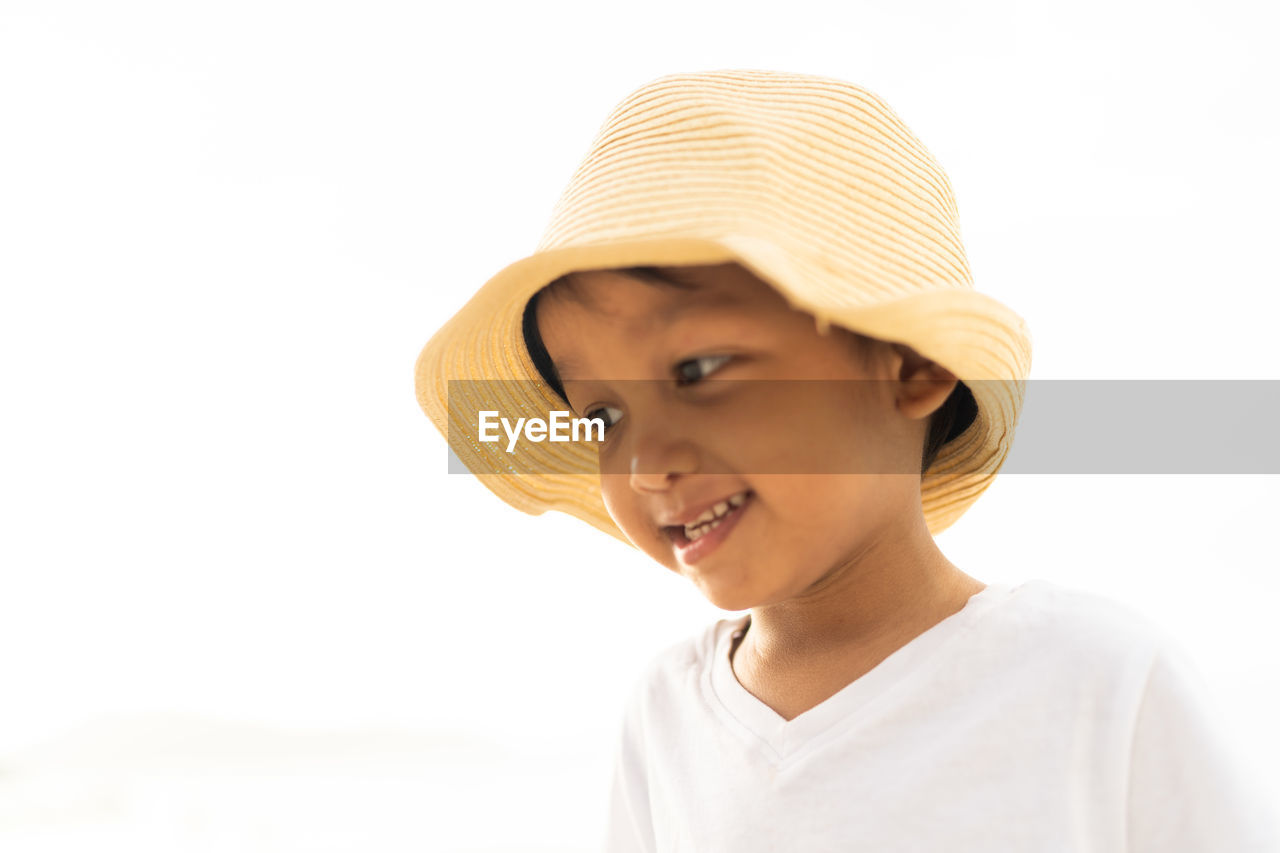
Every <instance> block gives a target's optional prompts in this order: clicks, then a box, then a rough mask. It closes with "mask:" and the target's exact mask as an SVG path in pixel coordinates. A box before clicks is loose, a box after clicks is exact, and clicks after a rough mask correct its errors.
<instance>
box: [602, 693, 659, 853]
mask: <svg viewBox="0 0 1280 853" xmlns="http://www.w3.org/2000/svg"><path fill="white" fill-rule="evenodd" d="M640 695H641V690H640V687H639V686H638V687H637V689H636V690H634V691H633V693H632V696H631V698H630V699H629V700H628V702H627V707H626V711H625V713H624V714H623V721H622V727H621V733H620V736H619V738H618V743H617V749H616V751H615V753H614V761H613V776H612V779H611V782H610V794H609V808H608V816H607V818H606V821H605V837H604V847H603V850H604V853H655V851H656V849H657V845H656V843H655V841H654V833H653V818H652V814H651V812H650V809H649V780H648V773H647V772H646V767H645V760H644V737H643V735H644V732H643V729H642V727H641V719H642V715H641V708H640Z"/></svg>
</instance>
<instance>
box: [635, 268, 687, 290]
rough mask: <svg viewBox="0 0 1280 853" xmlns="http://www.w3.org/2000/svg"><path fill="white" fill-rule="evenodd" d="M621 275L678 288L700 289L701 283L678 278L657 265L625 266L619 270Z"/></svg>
mask: <svg viewBox="0 0 1280 853" xmlns="http://www.w3.org/2000/svg"><path fill="white" fill-rule="evenodd" d="M617 272H618V273H619V274H620V275H625V276H628V277H630V278H634V279H638V280H640V281H642V282H644V283H645V284H656V285H658V286H660V287H674V288H675V289H676V290H698V289H699V285H697V284H695V283H693V282H691V281H688V280H681V279H679V278H676V277H675V276H674V275H672V274H671V273H666V272H662V271H661V270H659V269H658V268H657V267H625V268H622V269H619V270H617Z"/></svg>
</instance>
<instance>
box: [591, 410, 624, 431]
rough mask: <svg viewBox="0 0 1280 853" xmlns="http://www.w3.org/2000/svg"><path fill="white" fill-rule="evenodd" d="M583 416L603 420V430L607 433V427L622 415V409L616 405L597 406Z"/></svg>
mask: <svg viewBox="0 0 1280 853" xmlns="http://www.w3.org/2000/svg"><path fill="white" fill-rule="evenodd" d="M585 417H588V418H599V419H600V420H602V421H604V431H605V433H606V434H608V432H609V429H610V428H611V427H613V426H614V425H616V424H617V423H618V419H619V418H621V417H622V410H621V409H619V408H617V407H616V406H597V407H596V408H594V409H592V410H591V411H589V412H587V413H586V415H585Z"/></svg>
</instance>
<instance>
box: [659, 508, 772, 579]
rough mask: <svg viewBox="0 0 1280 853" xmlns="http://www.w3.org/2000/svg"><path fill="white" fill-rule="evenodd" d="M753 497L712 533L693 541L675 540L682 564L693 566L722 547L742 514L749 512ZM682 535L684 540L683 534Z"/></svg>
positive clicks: (729, 515)
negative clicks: (722, 543) (721, 544)
mask: <svg viewBox="0 0 1280 853" xmlns="http://www.w3.org/2000/svg"><path fill="white" fill-rule="evenodd" d="M753 497H754V495H748V496H747V499H746V500H745V501H743V502H742V504H741V505H740V506H738V507H737V508H735V509H734V510H733V511H732V512H730V513H729V514H728V515H726V516H724V519H723V520H722V521H721V522H720V523H719V524H717V525H716V528H715V529H714V530H712V531H711V532H710V533H704V534H703V535H702V536H699V537H698V538H697V539H694V540H693V541H688V540H685V541H684V542H680V541H675V540H673V541H675V546H676V555H677V556H678V557H679V558H680V562H682V563H684V564H685V565H689V566H691V565H693V564H694V563H696V562H698V561H699V560H701V559H702V558H703V557H705V556H707V555H708V554H710V553H711V552H712V551H714V550H715V549H716V548H718V547H720V543H721V542H723V541H724V540H725V539H726V538H728V536H729V534H730V533H731V532H733V528H734V527H735V526H736V525H737V524H738V519H740V518H742V514H743V513H744V512H746V511H747V507H749V506H751V501H752V499H753ZM680 535H681V538H683V534H680Z"/></svg>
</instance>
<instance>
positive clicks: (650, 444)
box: [630, 422, 698, 492]
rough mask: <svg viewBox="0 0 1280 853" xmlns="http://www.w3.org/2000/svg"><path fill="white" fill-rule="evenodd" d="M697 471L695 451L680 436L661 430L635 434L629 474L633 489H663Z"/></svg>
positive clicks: (648, 490) (644, 490) (653, 490)
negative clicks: (681, 477)
mask: <svg viewBox="0 0 1280 853" xmlns="http://www.w3.org/2000/svg"><path fill="white" fill-rule="evenodd" d="M632 425H633V426H634V422H633V424H632ZM697 470H698V454H697V451H696V450H695V449H694V447H693V445H692V444H691V443H689V442H688V441H687V440H685V439H683V438H681V437H680V436H678V435H675V434H673V433H672V432H670V431H667V430H662V429H651V430H648V431H646V432H645V433H644V434H642V435H637V436H634V440H633V443H632V445H631V472H630V473H631V488H632V489H634V490H635V491H637V492H661V491H666V490H667V489H669V488H671V484H672V483H673V482H675V480H676V479H677V478H678V477H680V476H682V475H685V474H692V473H694V472H696V471H697Z"/></svg>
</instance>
